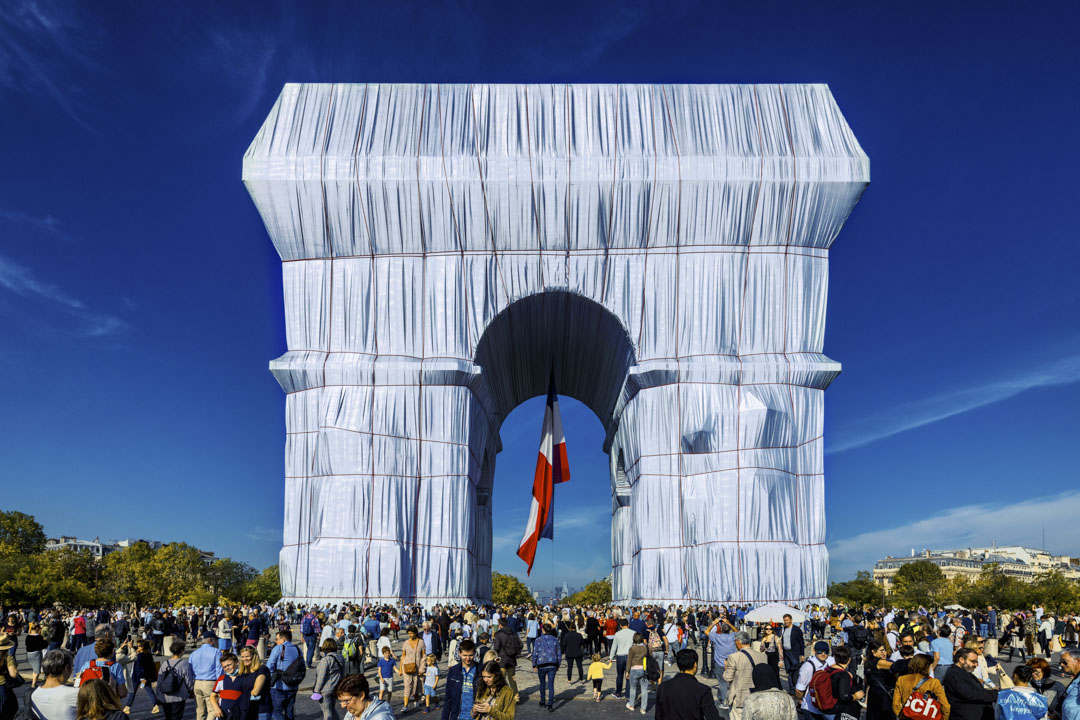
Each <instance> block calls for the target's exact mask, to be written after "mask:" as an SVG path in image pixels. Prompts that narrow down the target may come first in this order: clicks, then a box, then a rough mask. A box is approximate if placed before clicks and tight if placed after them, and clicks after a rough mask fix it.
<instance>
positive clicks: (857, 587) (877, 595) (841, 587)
mask: <svg viewBox="0 0 1080 720" xmlns="http://www.w3.org/2000/svg"><path fill="white" fill-rule="evenodd" d="M828 595H829V599H830V600H832V601H833V602H834V603H841V604H844V605H857V606H862V605H875V606H876V605H880V604H881V602H882V592H881V586H880V585H878V584H877V583H876V582H874V578H873V576H872V575H871V574H870V573H869V572H868V571H866V570H859V571H858V572H857V573H855V579H854V580H848V581H847V582H838V583H832V584H830V585H829V591H828Z"/></svg>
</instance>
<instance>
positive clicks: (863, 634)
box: [848, 625, 870, 650]
mask: <svg viewBox="0 0 1080 720" xmlns="http://www.w3.org/2000/svg"><path fill="white" fill-rule="evenodd" d="M848 635H849V636H850V637H851V647H853V648H855V649H856V650H862V649H863V648H865V647H866V641H867V640H869V639H870V631H869V630H868V629H867V628H866V627H865V626H864V625H852V626H851V627H849V628H848Z"/></svg>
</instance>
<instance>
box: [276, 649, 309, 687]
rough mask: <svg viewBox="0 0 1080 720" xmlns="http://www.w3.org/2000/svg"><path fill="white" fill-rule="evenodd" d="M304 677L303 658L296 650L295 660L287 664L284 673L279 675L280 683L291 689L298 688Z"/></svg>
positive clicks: (305, 668) (305, 669)
mask: <svg viewBox="0 0 1080 720" xmlns="http://www.w3.org/2000/svg"><path fill="white" fill-rule="evenodd" d="M305 675H307V665H305V664H304V656H303V655H301V654H300V651H299V650H298V651H297V652H296V659H295V660H293V661H292V662H291V663H289V667H287V668H285V671H284V672H282V673H281V682H283V683H285V684H286V685H288V686H289V687H291V688H296V687H300V683H302V682H303V681H304V676H305Z"/></svg>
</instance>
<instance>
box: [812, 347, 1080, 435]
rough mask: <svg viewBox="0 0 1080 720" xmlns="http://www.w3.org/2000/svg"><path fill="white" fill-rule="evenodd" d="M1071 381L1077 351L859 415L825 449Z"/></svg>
mask: <svg viewBox="0 0 1080 720" xmlns="http://www.w3.org/2000/svg"><path fill="white" fill-rule="evenodd" d="M1075 382H1080V354H1073V355H1067V356H1065V357H1062V358H1058V359H1057V360H1054V361H1052V362H1049V363H1046V364H1044V365H1042V366H1041V367H1037V368H1034V369H1030V370H1024V371H1021V372H1019V373H1017V374H1015V375H1012V376H1009V377H1004V378H1000V379H998V380H994V381H991V382H987V383H983V384H979V385H974V386H971V387H967V388H962V389H959V390H955V391H952V392H947V393H942V394H939V395H935V396H933V397H929V398H925V399H922V400H916V401H914V402H910V403H906V404H904V405H900V406H899V407H894V408H888V409H887V410H883V411H881V412H879V413H876V414H874V415H872V416H870V417H866V418H861V419H860V420H859V422H858V423H856V424H855V425H854V426H853V427H855V428H858V429H854V430H849V431H847V432H845V430H844V428H839V429H838V430H837V431H836V432H834V433H833V434H832V437H833V439H834V441H833V442H831V443H829V444H828V449H827V452H829V453H838V452H844V451H845V450H853V449H855V448H859V447H863V446H864V445H869V444H870V443H872V442H876V441H878V440H882V439H884V438H887V437H892V436H893V435H898V434H900V433H902V432H906V431H908V430H914V429H915V428H919V427H923V426H924V425H930V424H932V423H936V422H940V421H942V420H946V419H948V418H951V417H954V416H956V415H960V414H963V413H966V412H970V411H972V410H976V409H978V408H981V407H986V406H987V405H993V404H994V403H998V402H1001V401H1003V400H1008V399H1009V398H1011V397H1015V396H1017V395H1019V394H1020V393H1022V392H1025V391H1027V390H1032V389H1034V388H1044V387H1055V386H1059V385H1071V384H1072V383H1075Z"/></svg>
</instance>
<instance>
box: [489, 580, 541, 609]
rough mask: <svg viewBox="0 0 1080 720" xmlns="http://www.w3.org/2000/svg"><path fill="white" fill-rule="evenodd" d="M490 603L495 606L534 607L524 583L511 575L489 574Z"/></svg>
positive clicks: (533, 601) (531, 597)
mask: <svg viewBox="0 0 1080 720" xmlns="http://www.w3.org/2000/svg"><path fill="white" fill-rule="evenodd" d="M491 601H492V602H493V603H495V604H496V605H535V604H536V601H535V600H533V596H532V595H530V594H529V588H527V587H526V586H525V583H523V582H521V581H520V580H518V579H517V578H516V577H514V576H513V575H504V574H502V573H497V572H493V573H491Z"/></svg>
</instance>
